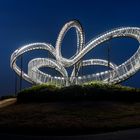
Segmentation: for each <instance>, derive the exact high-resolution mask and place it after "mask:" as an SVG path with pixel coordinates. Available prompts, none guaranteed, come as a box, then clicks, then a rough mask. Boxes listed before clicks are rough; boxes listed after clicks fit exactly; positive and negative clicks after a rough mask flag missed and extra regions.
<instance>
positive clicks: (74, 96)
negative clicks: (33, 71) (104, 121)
mask: <svg viewBox="0 0 140 140" xmlns="http://www.w3.org/2000/svg"><path fill="white" fill-rule="evenodd" d="M17 98H18V101H19V102H52V101H82V100H91V101H103V100H104V101H107V100H108V101H131V102H132V101H140V89H136V88H131V87H125V86H121V85H109V84H103V83H101V82H91V83H88V84H84V85H72V86H68V87H57V86H55V85H48V84H43V85H38V86H33V87H31V88H28V89H24V90H23V91H21V92H20V93H19V94H18V97H17Z"/></svg>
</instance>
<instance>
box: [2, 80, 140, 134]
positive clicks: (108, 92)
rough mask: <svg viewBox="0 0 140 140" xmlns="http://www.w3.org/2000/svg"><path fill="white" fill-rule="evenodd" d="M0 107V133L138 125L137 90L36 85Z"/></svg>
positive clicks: (91, 85) (81, 131)
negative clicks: (10, 102)
mask: <svg viewBox="0 0 140 140" xmlns="http://www.w3.org/2000/svg"><path fill="white" fill-rule="evenodd" d="M17 100H18V101H17V102H16V103H15V104H13V105H10V106H7V107H4V108H0V132H1V133H5V132H6V133H16V134H17V133H18V134H32V135H77V134H95V133H102V132H108V131H115V130H120V129H129V128H136V127H140V102H139V101H140V90H139V89H135V88H130V87H123V86H120V85H107V84H102V83H98V82H95V83H89V84H85V85H80V86H78V85H76V86H70V87H62V88H61V87H56V86H54V85H39V86H34V87H31V88H29V89H25V90H23V91H21V92H20V93H19V94H18V97H17Z"/></svg>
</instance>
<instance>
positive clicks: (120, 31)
mask: <svg viewBox="0 0 140 140" xmlns="http://www.w3.org/2000/svg"><path fill="white" fill-rule="evenodd" d="M70 28H75V29H76V33H77V51H76V53H75V55H73V56H72V57H71V58H70V59H66V58H64V57H63V56H62V54H61V43H62V41H63V38H64V36H65V35H66V33H67V31H68V30H69V29H70ZM117 37H130V38H134V39H136V40H138V42H140V28H137V27H122V28H117V29H113V30H111V31H108V32H106V33H104V34H102V35H100V36H98V37H95V38H93V39H92V40H91V41H90V42H88V43H87V44H85V38H84V32H83V29H82V27H81V25H80V23H79V22H78V21H76V20H74V21H70V22H68V23H66V24H65V25H64V26H63V28H62V29H61V31H60V33H59V36H58V38H57V41H56V46H55V48H54V47H53V46H52V45H51V44H48V43H33V44H29V45H26V46H23V47H20V48H19V49H17V50H16V51H14V52H13V54H12V55H11V63H10V64H11V68H12V69H14V71H15V72H16V73H17V74H18V75H21V69H20V68H19V67H18V66H17V64H16V60H17V58H18V57H20V56H21V55H22V54H24V53H26V52H28V51H33V50H46V51H48V52H49V53H51V54H52V55H53V56H54V58H55V59H53V58H35V59H33V60H31V61H30V62H29V63H28V74H26V73H24V72H23V71H22V78H24V79H25V80H26V81H28V82H30V83H35V84H41V83H47V82H50V83H55V84H58V85H62V86H63V85H64V86H65V85H70V84H81V83H86V82H90V81H94V80H96V81H103V82H105V83H107V82H109V83H114V84H115V83H120V82H122V81H124V80H126V79H127V78H129V77H130V76H132V75H133V74H135V73H136V72H137V71H138V70H139V69H140V47H139V48H138V50H137V51H136V52H135V54H134V55H133V56H132V57H131V58H129V59H128V60H127V61H125V62H124V63H122V64H120V65H118V66H117V65H115V64H113V63H112V62H109V67H110V68H111V69H110V70H107V71H103V72H99V73H96V74H90V75H83V76H79V75H78V72H79V70H80V68H81V66H82V67H84V66H88V65H102V66H108V61H107V60H102V59H88V60H82V58H83V57H84V56H85V55H86V54H87V53H88V52H89V51H91V50H92V49H94V48H95V47H97V46H98V45H99V44H101V43H103V42H105V41H108V40H110V39H112V38H117ZM71 66H73V67H74V68H73V71H72V74H71V76H68V73H67V71H66V68H68V67H71ZM41 67H50V68H54V69H55V70H56V71H58V72H59V73H60V74H61V76H58V77H57V76H52V75H50V74H47V73H44V72H42V71H41V70H40V68H41Z"/></svg>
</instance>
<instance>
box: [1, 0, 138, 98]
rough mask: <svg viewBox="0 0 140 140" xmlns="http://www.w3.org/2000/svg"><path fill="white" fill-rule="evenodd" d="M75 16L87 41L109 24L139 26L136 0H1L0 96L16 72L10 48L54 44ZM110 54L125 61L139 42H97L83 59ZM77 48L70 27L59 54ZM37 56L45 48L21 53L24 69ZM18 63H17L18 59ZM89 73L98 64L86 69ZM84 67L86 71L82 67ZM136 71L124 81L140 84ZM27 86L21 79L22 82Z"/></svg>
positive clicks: (44, 54) (9, 90)
mask: <svg viewBox="0 0 140 140" xmlns="http://www.w3.org/2000/svg"><path fill="white" fill-rule="evenodd" d="M73 19H78V20H79V21H80V22H81V24H82V26H83V28H84V31H85V38H86V42H88V41H90V39H92V38H93V37H95V36H96V35H99V34H101V33H103V32H105V31H107V30H110V29H112V28H116V27H121V26H137V27H140V1H139V0H133V1H132V0H116V1H115V0H104V1H103V0H23V1H21V0H1V1H0V50H1V51H0V79H1V80H0V89H1V90H0V96H2V95H7V94H11V93H14V88H15V83H14V82H15V73H14V71H12V70H11V68H10V56H11V54H12V52H13V51H14V50H15V49H17V48H18V47H21V46H23V45H26V44H28V43H33V42H46V43H51V44H52V45H53V46H55V42H56V39H57V36H58V33H59V31H60V29H61V28H62V26H63V25H64V24H65V23H66V22H68V21H70V20H73ZM108 46H110V47H111V49H110V53H111V54H110V59H111V61H112V62H114V63H116V64H121V63H122V62H124V61H125V60H127V59H128V58H129V57H130V56H132V54H133V53H134V52H135V51H136V50H137V48H138V42H137V41H136V40H134V39H130V38H121V39H120V38H119V39H112V40H111V41H109V42H108V43H104V44H102V45H99V46H98V47H97V48H96V49H95V50H92V51H91V52H90V53H89V54H87V56H85V58H103V59H107V48H108ZM75 51H76V35H75V31H74V30H70V31H69V32H68V33H67V35H66V37H65V38H64V41H63V44H62V54H63V56H65V57H67V58H69V57H70V56H72V55H73V54H74V53H75ZM35 57H47V52H45V51H34V52H32V53H27V54H25V55H24V57H23V62H24V70H25V71H27V64H28V61H29V60H31V59H32V58H35ZM18 63H19V62H18ZM84 69H85V71H86V73H87V72H88V73H93V72H96V71H97V70H98V71H100V70H102V68H100V67H97V68H96V67H95V70H94V68H93V67H89V68H84ZM83 71H84V70H83ZM139 79H140V72H137V73H136V74H135V75H134V76H133V77H131V78H130V79H129V80H127V81H125V82H123V83H122V84H123V85H128V86H133V87H140V82H139ZM26 86H30V85H29V84H28V83H27V82H25V81H24V83H23V87H26Z"/></svg>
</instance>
